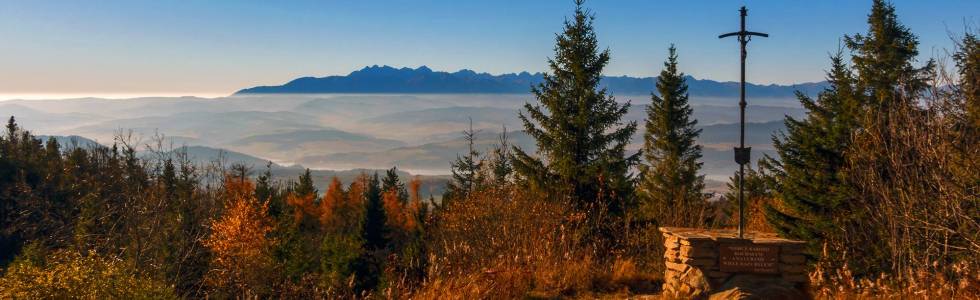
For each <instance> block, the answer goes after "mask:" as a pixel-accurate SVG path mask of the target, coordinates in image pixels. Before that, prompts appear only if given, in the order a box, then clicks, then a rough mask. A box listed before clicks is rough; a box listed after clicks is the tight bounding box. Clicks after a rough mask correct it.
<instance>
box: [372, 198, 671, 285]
mask: <svg viewBox="0 0 980 300" xmlns="http://www.w3.org/2000/svg"><path fill="white" fill-rule="evenodd" d="M546 199H547V198H546V197H542V196H540V195H528V194H525V193H523V192H521V191H517V190H515V189H496V190H493V191H487V192H483V193H477V194H475V195H473V196H471V197H469V198H467V199H463V200H459V201H455V202H453V203H452V205H450V206H449V207H447V208H445V210H444V211H441V212H440V213H439V214H437V216H438V217H437V219H436V220H435V224H436V225H435V227H434V229H433V230H432V231H431V232H430V234H431V238H432V240H431V242H430V243H429V245H430V246H429V247H430V249H429V253H430V261H431V265H430V268H429V274H428V275H429V276H428V278H427V280H426V282H425V283H424V284H423V286H422V287H421V288H419V289H417V290H415V291H406V292H401V293H389V296H395V295H396V294H400V295H398V297H410V298H415V299H514V298H539V299H551V298H569V297H583V296H586V295H595V294H596V293H609V292H622V293H627V294H629V293H634V292H635V291H653V290H656V289H657V288H659V286H660V277H659V275H655V274H658V273H657V272H652V273H648V272H643V270H642V269H641V268H640V267H638V266H637V264H636V263H635V262H634V261H633V260H631V259H627V258H623V259H616V258H608V257H607V255H606V253H599V251H600V250H598V249H600V247H598V246H596V245H595V244H594V243H593V242H592V241H590V240H588V239H587V238H585V233H584V232H585V230H584V224H583V223H584V222H583V220H584V219H585V218H584V216H582V215H581V213H578V212H576V211H574V210H573V209H572V208H571V205H568V204H566V203H562V202H559V201H550V200H546Z"/></svg>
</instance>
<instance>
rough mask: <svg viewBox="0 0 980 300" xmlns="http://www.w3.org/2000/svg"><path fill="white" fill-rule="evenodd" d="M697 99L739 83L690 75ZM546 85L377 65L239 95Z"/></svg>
mask: <svg viewBox="0 0 980 300" xmlns="http://www.w3.org/2000/svg"><path fill="white" fill-rule="evenodd" d="M655 79H656V77H630V76H626V75H620V76H607V77H604V78H603V80H602V85H603V86H605V87H606V88H608V89H609V91H610V92H612V93H614V94H620V95H646V94H649V93H650V92H652V91H654V90H655ZM684 79H685V80H686V81H687V83H688V86H689V87H690V89H689V92H690V94H691V95H692V96H707V97H737V96H738V85H737V83H735V82H719V81H714V80H709V79H697V78H694V77H693V76H691V75H685V76H684ZM542 81H543V74H542V73H533V74H532V73H529V72H527V71H521V72H520V73H507V74H501V75H493V74H490V73H480V72H477V71H474V70H470V69H460V70H458V71H456V72H451V73H450V72H446V71H434V70H432V69H430V68H429V67H428V66H425V65H422V66H419V67H417V68H414V69H413V68H409V67H402V68H396V67H392V66H388V65H383V66H378V65H371V66H366V67H364V68H361V69H360V70H357V71H354V72H351V73H350V74H348V75H347V76H327V77H301V78H297V79H294V80H292V81H289V82H288V83H286V84H283V85H278V86H258V87H253V88H247V89H243V90H240V91H238V92H236V93H235V94H236V95H249V94H319V93H324V94H329V93H397V94H413V93H460V94H465V93H482V94H517V93H521V94H524V93H528V92H530V90H531V87H532V86H535V85H537V84H539V83H541V82H542ZM826 86H827V83H826V82H816V83H801V84H795V85H775V84H768V85H759V84H751V83H750V84H748V85H747V86H746V90H747V91H746V92H747V93H748V94H749V95H750V96H752V97H794V94H795V92H796V91H797V90H800V91H802V92H804V93H807V94H816V92H818V91H820V90H822V89H823V88H824V87H826Z"/></svg>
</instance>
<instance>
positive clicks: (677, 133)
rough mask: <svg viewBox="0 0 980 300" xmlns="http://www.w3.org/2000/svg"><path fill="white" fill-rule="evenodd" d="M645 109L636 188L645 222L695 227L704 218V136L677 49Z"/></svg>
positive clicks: (666, 65) (670, 52)
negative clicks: (700, 137) (701, 139)
mask: <svg viewBox="0 0 980 300" xmlns="http://www.w3.org/2000/svg"><path fill="white" fill-rule="evenodd" d="M651 98H652V102H651V103H650V106H648V107H647V120H646V127H645V128H646V130H645V131H644V133H643V158H644V161H645V162H646V163H643V164H640V165H639V169H640V172H641V173H640V174H641V177H640V180H639V184H638V186H637V198H638V200H639V214H640V217H641V218H642V219H645V220H649V221H653V222H656V224H658V225H661V226H695V225H697V224H702V223H703V221H704V219H705V218H706V215H705V212H704V210H705V205H706V197H705V196H704V192H703V190H704V176H702V175H698V171H700V169H701V162H700V161H699V160H700V159H701V146H700V145H698V144H696V139H697V137H698V135H699V134H700V133H701V129H697V128H696V126H697V120H694V119H693V118H692V113H693V112H694V110H693V109H692V108H691V105H690V104H689V103H688V94H687V84H685V83H684V74H683V73H681V72H680V71H679V70H678V69H677V49H676V48H675V47H674V46H673V45H672V46H671V47H670V49H669V55H668V57H667V61H666V62H664V69H663V70H662V71H661V72H660V76H659V77H657V92H656V93H653V94H652V96H651Z"/></svg>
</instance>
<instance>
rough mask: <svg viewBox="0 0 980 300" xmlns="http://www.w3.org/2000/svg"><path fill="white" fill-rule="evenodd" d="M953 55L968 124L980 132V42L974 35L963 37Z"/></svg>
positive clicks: (968, 34) (969, 34)
mask: <svg viewBox="0 0 980 300" xmlns="http://www.w3.org/2000/svg"><path fill="white" fill-rule="evenodd" d="M958 46H959V47H958V48H959V49H958V51H956V53H954V54H953V59H954V60H955V61H956V69H957V70H958V72H959V75H960V82H959V89H960V93H961V94H962V97H963V101H964V106H965V113H966V123H967V124H969V126H972V127H973V129H974V130H980V40H978V39H977V36H976V35H974V34H972V33H967V34H966V35H964V36H963V40H962V41H961V42H960V43H959V45H958Z"/></svg>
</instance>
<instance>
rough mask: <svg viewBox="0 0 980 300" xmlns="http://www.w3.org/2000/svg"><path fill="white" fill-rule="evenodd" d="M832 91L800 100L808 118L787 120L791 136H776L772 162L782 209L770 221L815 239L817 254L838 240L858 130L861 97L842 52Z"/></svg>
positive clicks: (769, 212)
mask: <svg viewBox="0 0 980 300" xmlns="http://www.w3.org/2000/svg"><path fill="white" fill-rule="evenodd" d="M827 81H828V82H829V83H830V87H829V88H827V89H826V90H824V91H822V92H820V94H819V95H818V96H817V99H816V100H814V99H812V98H810V97H808V96H806V95H803V94H802V93H798V94H797V97H798V98H799V100H800V103H801V104H802V105H803V108H804V109H806V111H807V115H806V118H805V119H802V120H797V119H795V118H792V117H786V120H785V122H784V123H785V125H786V132H785V133H784V134H782V135H781V136H776V137H774V138H773V146H774V147H775V148H776V153H777V154H778V155H779V160H778V161H777V160H774V159H772V158H768V157H767V158H766V161H767V164H764V165H765V166H769V168H770V170H769V171H771V173H772V174H773V176H775V178H776V180H777V182H778V185H779V188H778V190H779V192H780V195H779V197H778V198H779V200H780V202H782V203H781V205H778V206H777V207H780V209H776V208H775V207H773V206H769V207H767V208H766V211H765V214H766V220H768V221H769V223H770V224H771V225H772V226H773V228H774V229H776V231H778V232H780V233H781V234H783V235H784V236H788V237H792V238H797V239H802V240H806V241H810V246H811V248H810V249H809V250H810V251H811V254H814V255H816V254H817V253H818V251H820V247H821V246H822V244H823V242H824V241H826V240H828V239H833V238H834V237H835V234H837V232H836V230H835V229H834V217H835V215H839V214H840V213H841V210H842V207H843V205H844V201H846V200H847V198H848V194H847V186H846V182H845V180H844V178H843V174H842V173H841V170H842V169H843V167H844V163H845V158H844V152H845V150H846V149H847V147H848V145H849V144H850V135H851V133H852V132H853V131H854V130H855V129H856V128H857V127H858V115H857V110H858V109H859V106H860V104H861V102H860V101H861V100H860V99H861V98H860V96H859V94H857V93H856V90H855V88H854V85H855V83H854V78H853V75H852V74H851V72H850V69H848V68H847V66H846V65H845V63H844V58H843V55H842V53H841V52H838V53H837V55H835V56H833V57H832V68H831V70H830V71H829V72H828V73H827Z"/></svg>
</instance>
